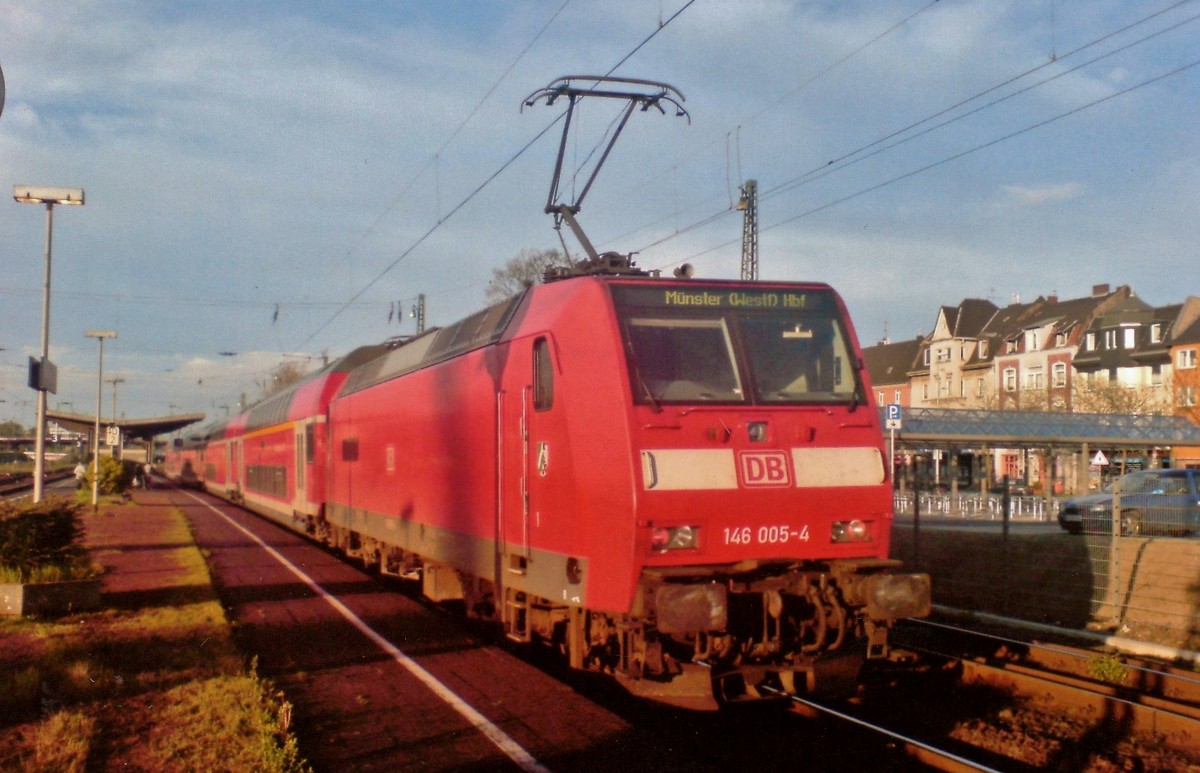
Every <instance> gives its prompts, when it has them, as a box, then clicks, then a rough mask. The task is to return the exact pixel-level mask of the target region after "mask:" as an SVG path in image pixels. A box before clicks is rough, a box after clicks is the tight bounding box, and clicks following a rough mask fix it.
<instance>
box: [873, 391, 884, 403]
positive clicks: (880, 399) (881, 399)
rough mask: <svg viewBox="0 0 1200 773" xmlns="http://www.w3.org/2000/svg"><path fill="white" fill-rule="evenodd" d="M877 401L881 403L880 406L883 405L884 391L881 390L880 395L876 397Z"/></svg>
mask: <svg viewBox="0 0 1200 773" xmlns="http://www.w3.org/2000/svg"><path fill="white" fill-rule="evenodd" d="M875 399H876V400H878V401H879V404H880V405H883V390H882V389H880V390H879V394H878V395H876V397H875Z"/></svg>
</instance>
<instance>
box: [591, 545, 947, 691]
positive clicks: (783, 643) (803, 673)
mask: <svg viewBox="0 0 1200 773" xmlns="http://www.w3.org/2000/svg"><path fill="white" fill-rule="evenodd" d="M900 566H901V564H900V562H899V561H893V560H889V559H850V560H840V561H839V560H835V561H830V562H823V563H821V564H819V565H806V566H796V567H791V568H789V569H788V570H787V571H784V572H778V571H756V570H755V569H754V568H752V567H738V569H739V571H736V572H731V573H729V574H726V575H724V576H720V577H717V576H709V577H703V578H701V577H692V578H688V577H681V576H673V575H672V573H671V571H670V570H669V569H668V570H658V571H655V572H653V573H647V575H645V577H644V582H643V589H644V592H643V593H642V594H640V597H641V598H642V600H643V602H642V603H643V605H644V606H645V608H644V609H642V610H635V613H634V614H633V615H631V616H630V618H629V620H627V621H625V622H624V624H622V623H621V622H617V623H616V624H615V625H614V626H613V628H614V630H613V633H614V638H615V641H613V640H610V645H611V646H610V647H609V648H608V650H607V657H605V656H603V655H601V657H605V659H606V660H608V661H609V662H608V663H606V664H605V665H606V666H607V667H608V668H610V669H611V670H612V671H613V672H614V673H615V674H616V675H617V676H618V677H619V678H620V679H621V681H622V682H623V683H624V684H625V686H626V687H627V688H628V689H629V690H630V691H631V692H633V693H635V694H637V695H640V696H642V697H645V698H648V699H652V700H656V701H660V702H665V703H671V704H675V705H679V706H683V707H687V708H715V707H716V706H719V705H721V704H727V703H736V702H742V701H760V700H768V699H772V698H790V697H791V696H797V695H798V696H807V697H829V698H844V697H849V696H850V695H851V694H853V693H854V692H855V691H856V690H857V689H858V686H859V685H860V683H861V681H862V678H863V669H864V666H865V665H866V664H867V663H871V662H877V663H897V662H907V661H910V660H911V659H912V656H911V654H910V653H907V652H903V651H899V650H894V649H893V648H892V647H891V646H890V644H889V640H888V639H889V633H890V631H891V628H892V625H893V623H895V622H896V621H897V620H901V619H905V618H915V617H926V616H928V615H929V613H930V609H931V597H930V579H929V575H928V574H915V573H912V574H908V573H896V572H894V571H893V570H896V569H899V568H900ZM638 620H642V621H653V622H652V624H645V623H641V624H639V623H638V622H636V621H638ZM593 642H595V639H593ZM593 655H594V656H595V655H597V653H595V651H594V650H593Z"/></svg>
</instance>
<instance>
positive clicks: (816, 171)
mask: <svg viewBox="0 0 1200 773" xmlns="http://www.w3.org/2000/svg"><path fill="white" fill-rule="evenodd" d="M1191 2H1194V0H1181V1H1180V2H1176V3H1173V4H1172V5H1170V6H1167V7H1164V8H1162V9H1160V10H1159V11H1156V12H1154V13H1152V14H1149V15H1147V16H1145V17H1142V18H1140V19H1138V20H1137V21H1135V22H1132V23H1130V24H1127V25H1125V26H1123V27H1121V28H1119V29H1117V30H1114V31H1112V32H1109V33H1106V34H1105V35H1102V36H1100V37H1098V38H1096V39H1094V40H1092V41H1090V42H1088V43H1086V44H1084V45H1082V46H1079V47H1078V48H1075V49H1073V50H1071V51H1069V52H1067V53H1066V54H1063V55H1061V56H1059V57H1058V59H1057V62H1062V61H1064V60H1065V59H1067V58H1069V57H1072V56H1074V55H1076V54H1079V53H1081V52H1083V51H1085V50H1087V49H1089V48H1092V47H1094V46H1096V45H1098V44H1100V43H1102V42H1104V41H1107V40H1110V39H1112V38H1113V37H1115V36H1117V35H1120V34H1123V33H1125V32H1128V31H1129V30H1131V29H1134V28H1136V27H1138V26H1140V25H1142V24H1145V23H1147V22H1149V21H1151V20H1153V19H1155V18H1158V17H1159V16H1162V15H1163V14H1165V13H1167V12H1169V11H1171V10H1174V9H1176V8H1178V7H1180V6H1183V5H1186V4H1188V3H1191ZM1197 19H1200V15H1195V16H1191V17H1188V18H1187V19H1184V20H1182V21H1179V22H1176V23H1174V24H1172V25H1170V26H1167V27H1164V28H1162V29H1160V30H1157V31H1155V32H1153V33H1150V34H1148V35H1146V36H1144V37H1142V38H1139V39H1138V40H1135V41H1132V42H1130V43H1127V44H1125V45H1123V46H1121V47H1119V48H1116V49H1113V50H1112V51H1109V52H1107V53H1105V54H1101V55H1099V56H1097V57H1095V58H1093V59H1091V60H1088V61H1087V62H1084V63H1082V64H1080V65H1077V66H1075V67H1072V68H1070V69H1068V70H1065V71H1063V72H1060V73H1057V74H1055V75H1053V76H1051V77H1048V78H1046V79H1044V80H1041V81H1038V82H1037V83H1034V84H1031V85H1029V86H1026V87H1024V88H1021V89H1019V90H1017V91H1014V92H1011V93H1009V94H1007V95H1005V96H1002V97H999V98H997V99H995V100H992V101H990V102H988V103H986V104H984V105H982V106H979V107H976V108H974V109H972V110H970V111H967V112H964V113H961V114H959V115H957V116H955V117H953V118H951V119H948V120H946V121H943V122H941V123H938V124H935V125H934V126H932V127H929V128H927V129H925V130H923V131H921V132H918V133H915V134H911V135H910V136H907V137H904V138H902V139H900V140H897V141H896V142H893V143H891V144H889V145H885V146H884V147H882V148H879V147H878V146H879V145H881V144H882V143H885V142H887V141H888V140H890V139H893V138H896V137H899V136H900V135H903V134H905V133H906V132H910V131H911V130H912V129H914V128H916V127H919V126H923V125H925V124H927V123H929V122H930V121H933V120H935V119H937V118H939V117H941V116H943V115H946V114H948V113H950V112H952V111H954V110H955V109H957V108H960V107H963V106H965V105H967V104H970V103H971V102H974V101H976V100H978V99H980V98H981V97H984V96H986V95H988V94H991V93H993V92H995V91H997V90H998V89H1000V88H1003V87H1004V86H1007V85H1011V84H1013V83H1015V82H1017V81H1019V80H1021V79H1022V78H1025V77H1027V76H1029V75H1030V74H1033V73H1036V72H1038V71H1039V70H1041V69H1044V68H1045V67H1047V66H1049V65H1051V64H1054V63H1055V62H1046V63H1043V64H1041V65H1038V66H1037V67H1032V68H1029V69H1027V70H1025V71H1023V72H1022V73H1020V74H1019V75H1015V76H1013V77H1010V78H1007V79H1005V80H1004V81H1002V82H1000V83H998V84H996V85H994V86H991V87H988V88H987V89H984V90H983V91H980V92H978V93H976V94H974V95H972V96H970V97H968V98H966V99H963V100H960V101H958V102H956V103H954V104H953V105H950V106H949V107H946V108H944V109H942V110H939V111H937V112H935V113H933V114H931V115H929V116H926V117H925V118H922V119H921V120H919V121H914V122H913V123H910V124H908V125H907V126H905V127H904V128H902V129H898V130H896V131H893V132H891V133H889V134H887V135H885V136H884V137H881V138H879V139H876V140H873V141H872V142H870V143H867V144H865V145H862V146H860V147H858V148H856V149H854V150H852V151H849V152H847V153H844V154H843V155H841V156H839V157H838V158H835V159H833V160H830V161H828V162H825V163H823V164H821V165H820V166H818V167H814V168H813V169H810V170H808V171H807V172H804V173H803V174H801V175H798V176H796V177H794V178H792V179H790V180H787V181H785V182H783V183H779V184H777V185H775V186H772V187H770V188H764V189H762V190H761V191H760V194H759V197H760V200H761V199H764V198H771V197H773V196H776V195H779V194H781V193H785V192H787V191H789V190H792V189H794V188H796V187H799V186H801V185H804V184H807V183H808V182H811V181H813V180H817V179H821V178H823V177H826V176H828V175H830V174H833V173H834V172H837V171H841V170H842V169H845V168H847V167H849V166H852V165H853V164H855V163H858V162H859V161H862V160H865V159H867V158H871V157H873V156H876V155H878V154H880V153H883V152H886V151H887V150H891V149H892V148H895V147H897V146H899V145H902V144H905V143H907V142H909V141H911V140H913V139H916V138H918V137H921V136H924V135H926V134H929V133H931V132H933V131H936V130H938V129H941V128H944V127H946V126H949V125H951V124H953V123H955V122H957V121H959V120H962V119H964V118H967V117H969V116H971V115H974V114H977V113H979V112H981V111H983V110H986V109H988V108H990V107H993V106H995V105H997V104H1000V103H1002V102H1005V101H1007V100H1009V99H1012V98H1013V97H1016V96H1019V95H1020V94H1023V93H1026V92H1028V91H1030V90H1032V89H1034V88H1038V87H1040V86H1043V85H1045V84H1047V83H1050V82H1052V81H1055V80H1058V79H1059V78H1062V77H1064V76H1066V75H1069V74H1071V73H1073V72H1076V71H1078V70H1080V69H1082V68H1084V67H1088V66H1090V65H1092V64H1095V63H1096V62H1098V61H1100V60H1102V59H1105V58H1107V57H1109V56H1112V55H1114V54H1117V53H1120V52H1123V51H1126V50H1128V49H1130V48H1133V47H1135V46H1139V45H1142V44H1144V43H1146V42H1148V41H1150V40H1152V39H1154V38H1156V37H1158V36H1160V35H1163V34H1165V33H1167V32H1171V31H1174V30H1176V29H1178V28H1180V27H1182V26H1184V25H1186V24H1190V23H1192V22H1194V21H1196V20H1197ZM872 148H876V149H875V150H874V151H872V152H871V153H865V151H867V150H870V149H872ZM732 211H733V210H732V209H722V210H720V211H717V212H714V213H712V214H710V215H707V216H705V217H702V218H700V219H699V220H696V221H694V222H692V223H690V224H688V225H687V226H684V227H683V228H680V229H677V230H676V231H675V232H673V233H671V234H667V235H665V236H663V237H662V238H659V239H657V240H655V241H652V242H649V243H647V244H644V245H642V246H641V247H640V248H639V249H638V251H639V252H640V251H645V250H648V249H651V248H653V247H656V246H659V245H661V244H664V243H666V242H668V241H670V240H672V239H674V238H677V237H679V236H682V235H684V234H686V233H689V232H691V231H694V230H696V229H698V228H702V227H704V226H706V225H708V224H710V223H712V222H714V221H716V220H719V219H720V218H722V217H724V216H726V215H728V214H731V212H732ZM655 222H661V221H655ZM645 227H646V226H638V227H637V228H635V229H633V230H631V231H627V232H626V235H628V234H631V233H636V232H637V231H639V230H642V229H643V228H645ZM736 241H737V240H736V239H735V240H733V241H731V242H727V243H725V244H723V245H721V246H728V245H729V244H731V243H734V242H736ZM707 252H708V251H706V252H705V253H701V254H706V253H707ZM692 257H696V256H695V255H693V256H692Z"/></svg>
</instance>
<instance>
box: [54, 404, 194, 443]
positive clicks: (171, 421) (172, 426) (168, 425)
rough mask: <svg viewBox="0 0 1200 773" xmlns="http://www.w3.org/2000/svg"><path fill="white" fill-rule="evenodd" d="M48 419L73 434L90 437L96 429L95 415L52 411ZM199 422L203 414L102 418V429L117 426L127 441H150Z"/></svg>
mask: <svg viewBox="0 0 1200 773" xmlns="http://www.w3.org/2000/svg"><path fill="white" fill-rule="evenodd" d="M46 418H47V419H49V420H50V421H52V422H54V423H55V424H57V425H59V426H60V427H62V428H63V429H67V430H70V431H71V432H83V433H86V434H88V435H90V434H91V433H92V431H93V430H94V429H95V428H96V416H95V414H93V415H91V416H85V415H83V414H78V413H66V412H64V411H54V410H50V411H46ZM199 421H204V414H203V413H188V414H177V415H175V416H160V417H158V418H147V419H124V418H122V419H117V420H116V421H113V420H112V419H111V418H109V419H106V418H104V417H103V416H101V417H100V428H101V431H103V429H104V427H111V426H113V425H116V426H118V427H120V428H121V435H122V436H123V437H125V438H126V439H129V440H149V439H150V438H152V437H155V436H157V435H166V434H168V433H171V432H174V431H175V430H177V429H183V428H184V427H187V426H190V425H192V424H195V423H196V422H199Z"/></svg>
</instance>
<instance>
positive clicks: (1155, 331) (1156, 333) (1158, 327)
mask: <svg viewBox="0 0 1200 773" xmlns="http://www.w3.org/2000/svg"><path fill="white" fill-rule="evenodd" d="M1150 343H1152V344H1160V343H1162V323H1161V322H1155V323H1154V324H1152V325H1151V326H1150Z"/></svg>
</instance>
